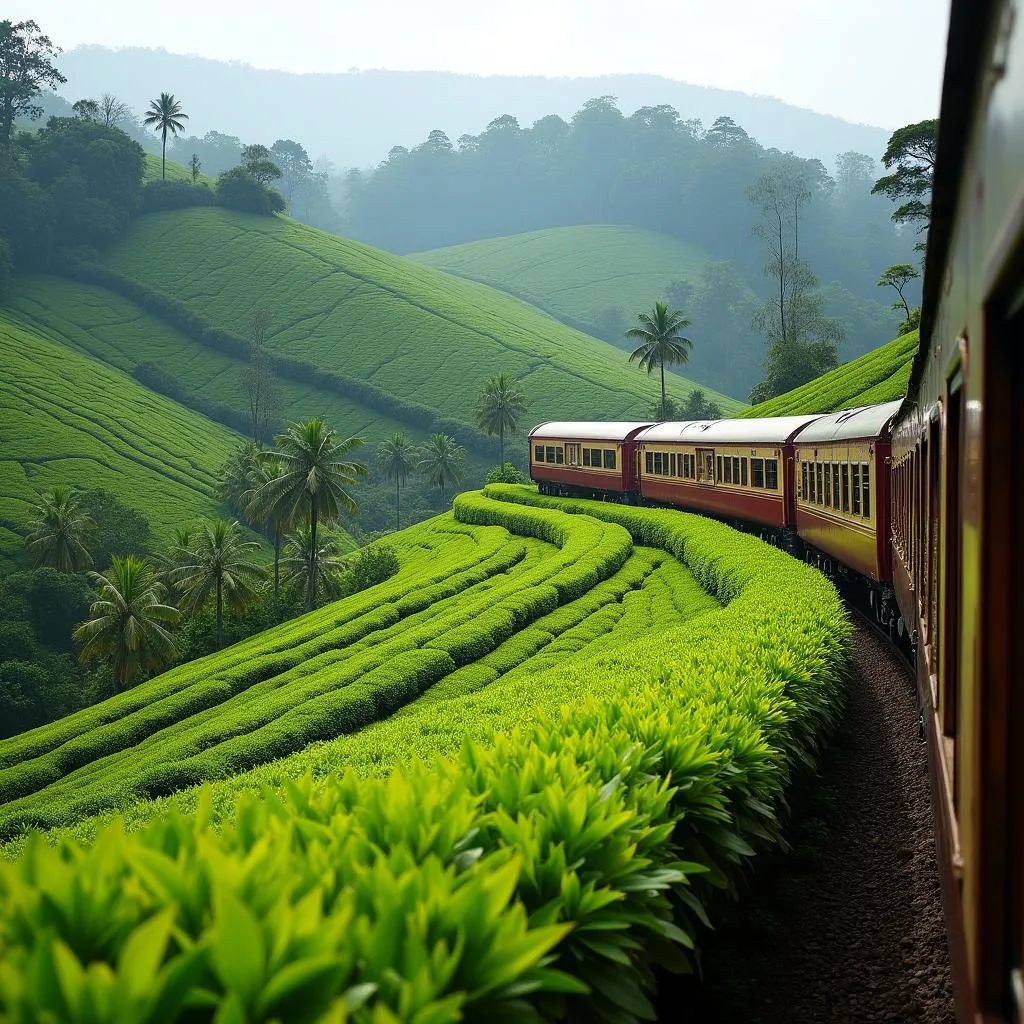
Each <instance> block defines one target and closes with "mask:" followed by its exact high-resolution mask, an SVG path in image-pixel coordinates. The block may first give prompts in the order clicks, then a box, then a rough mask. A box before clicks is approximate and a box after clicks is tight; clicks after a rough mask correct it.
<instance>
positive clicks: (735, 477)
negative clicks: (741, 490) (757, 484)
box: [732, 459, 740, 484]
mask: <svg viewBox="0 0 1024 1024" xmlns="http://www.w3.org/2000/svg"><path fill="white" fill-rule="evenodd" d="M732 482H733V483H734V484H738V483H739V482H740V460H739V459H733V460H732Z"/></svg>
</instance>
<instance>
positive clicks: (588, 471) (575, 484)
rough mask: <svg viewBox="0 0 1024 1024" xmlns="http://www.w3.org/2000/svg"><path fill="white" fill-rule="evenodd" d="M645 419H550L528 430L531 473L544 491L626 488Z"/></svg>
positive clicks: (632, 481)
mask: <svg viewBox="0 0 1024 1024" xmlns="http://www.w3.org/2000/svg"><path fill="white" fill-rule="evenodd" d="M649 426H650V423H566V422H555V421H549V422H547V423H541V424H539V425H538V426H536V427H534V428H533V430H531V431H530V479H531V480H533V481H535V482H536V483H537V485H538V486H539V488H540V491H541V493H543V494H576V495H584V494H588V495H598V496H600V495H603V494H604V493H606V492H610V493H613V494H623V495H625V494H630V493H632V492H633V491H635V489H636V471H635V465H634V452H635V448H636V444H635V438H636V436H637V434H639V433H640V431H642V430H643V429H644V428H646V427H649Z"/></svg>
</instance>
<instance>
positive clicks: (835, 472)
mask: <svg viewBox="0 0 1024 1024" xmlns="http://www.w3.org/2000/svg"><path fill="white" fill-rule="evenodd" d="M831 465H832V511H833V512H838V511H839V509H840V508H841V506H840V504H839V463H838V462H833V463H831Z"/></svg>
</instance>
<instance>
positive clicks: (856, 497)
mask: <svg viewBox="0 0 1024 1024" xmlns="http://www.w3.org/2000/svg"><path fill="white" fill-rule="evenodd" d="M850 512H851V514H852V515H855V516H859V515H860V463H859V462H851V463H850Z"/></svg>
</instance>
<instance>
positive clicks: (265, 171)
mask: <svg viewBox="0 0 1024 1024" xmlns="http://www.w3.org/2000/svg"><path fill="white" fill-rule="evenodd" d="M242 167H244V168H245V169H246V170H247V171H248V172H249V174H250V176H251V177H252V179H253V181H255V182H256V183H257V184H258V185H263V186H264V187H266V186H267V185H269V184H270V183H271V182H272V181H276V180H277V179H278V178H280V177H281V168H280V167H278V166H277V164H275V163H274V161H273V160H271V159H270V150H269V149H267V147H266V146H260V145H258V144H254V145H252V146H243V147H242Z"/></svg>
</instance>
